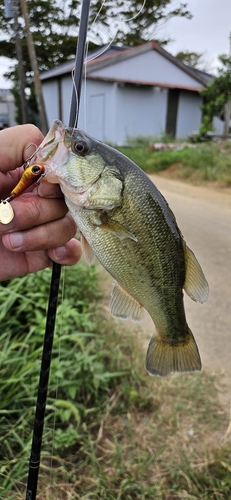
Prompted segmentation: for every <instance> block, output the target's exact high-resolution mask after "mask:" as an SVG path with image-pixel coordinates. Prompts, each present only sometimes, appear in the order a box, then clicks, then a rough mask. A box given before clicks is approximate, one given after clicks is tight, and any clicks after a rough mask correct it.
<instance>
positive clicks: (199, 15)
mask: <svg viewBox="0 0 231 500" xmlns="http://www.w3.org/2000/svg"><path fill="white" fill-rule="evenodd" d="M185 3H187V5H188V9H189V11H190V12H191V13H192V14H193V18H192V19H190V20H187V19H184V18H175V19H172V20H171V21H169V22H168V23H167V25H166V26H165V27H164V28H163V29H162V31H161V33H163V34H164V35H165V36H166V35H168V36H169V37H170V38H173V39H174V40H175V41H174V42H172V43H169V44H168V45H167V46H166V49H167V50H168V51H169V52H171V53H172V54H173V55H175V54H176V53H177V52H179V51H186V50H188V51H190V52H191V51H192V52H199V53H201V52H203V53H204V54H205V57H204V60H205V62H207V64H208V66H209V67H210V70H212V69H213V68H215V67H216V66H217V56H218V55H220V54H227V55H228V53H229V35H230V32H231V0H188V1H187V0H185Z"/></svg>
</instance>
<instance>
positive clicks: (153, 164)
mask: <svg viewBox="0 0 231 500" xmlns="http://www.w3.org/2000/svg"><path fill="white" fill-rule="evenodd" d="M230 147H231V146H230V143H228V142H224V143H204V144H198V145H197V146H196V147H194V148H189V147H187V146H185V147H184V148H182V149H178V150H177V149H176V150H166V151H159V152H157V151H155V152H153V151H150V149H149V148H148V147H147V146H145V145H143V146H142V147H141V146H139V147H138V146H135V147H128V148H118V149H119V151H121V152H122V153H124V154H125V155H126V156H128V157H129V158H130V159H131V160H133V161H134V162H135V163H136V164H137V165H139V166H140V168H142V169H143V170H144V171H145V172H160V171H162V170H166V169H169V168H170V167H172V166H173V165H174V166H175V167H176V168H175V172H174V174H175V176H177V178H182V179H188V180H191V181H192V182H194V183H200V182H203V181H209V182H218V183H220V185H222V186H230V185H231V157H230ZM171 175H172V172H171Z"/></svg>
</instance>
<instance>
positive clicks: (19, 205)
mask: <svg viewBox="0 0 231 500" xmlns="http://www.w3.org/2000/svg"><path fill="white" fill-rule="evenodd" d="M11 205H12V208H13V210H14V214H15V216H14V218H13V220H12V221H11V222H10V223H9V224H6V225H4V224H0V234H4V233H10V232H13V231H23V230H25V229H30V228H32V227H34V226H39V225H42V224H46V223H47V222H50V221H53V220H58V219H61V218H62V217H64V216H65V215H66V213H67V210H68V209H67V206H66V205H65V203H64V200H62V199H48V198H41V197H40V196H37V195H36V194H34V193H27V194H23V195H22V196H20V197H19V198H16V199H15V200H13V201H12V203H11ZM36 231H37V230H36Z"/></svg>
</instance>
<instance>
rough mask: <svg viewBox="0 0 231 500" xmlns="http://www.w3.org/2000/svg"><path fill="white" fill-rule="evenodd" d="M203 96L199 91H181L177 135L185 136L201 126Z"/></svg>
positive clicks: (179, 136) (178, 136)
mask: <svg viewBox="0 0 231 500" xmlns="http://www.w3.org/2000/svg"><path fill="white" fill-rule="evenodd" d="M201 104H202V98H201V97H200V95H199V94H198V93H197V92H189V91H184V90H181V91H180V96H179V102H178V113H177V128H176V137H177V138H185V137H187V135H188V134H189V133H191V132H197V131H198V130H199V127H200V123H201V117H202V112H201V109H200V105H201Z"/></svg>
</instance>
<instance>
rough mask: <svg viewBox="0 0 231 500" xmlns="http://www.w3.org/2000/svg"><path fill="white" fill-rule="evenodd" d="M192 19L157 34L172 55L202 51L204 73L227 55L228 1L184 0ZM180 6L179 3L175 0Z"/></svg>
mask: <svg viewBox="0 0 231 500" xmlns="http://www.w3.org/2000/svg"><path fill="white" fill-rule="evenodd" d="M184 1H185V3H187V4H188V9H189V10H190V12H191V13H192V14H193V19H191V20H187V19H184V18H175V19H172V20H171V21H169V22H168V23H167V24H165V25H164V26H163V27H162V28H161V30H159V32H158V33H159V35H160V36H161V37H170V38H172V39H174V40H175V41H174V42H171V43H169V44H168V45H167V46H166V50H168V51H169V52H170V53H171V54H173V55H175V54H176V53H177V52H179V51H186V50H188V51H190V52H191V51H193V52H199V53H201V52H203V53H204V54H205V56H204V62H205V65H206V69H207V71H212V70H214V69H215V68H216V66H217V56H218V55H219V54H225V53H226V54H228V52H229V34H230V32H231V0H188V1H187V0H184ZM173 3H175V5H179V3H180V0H179V1H178V0H174V2H173ZM8 64H9V59H6V58H2V57H0V88H8V87H10V84H9V82H7V81H5V80H4V79H3V77H2V75H3V73H4V72H5V71H7V69H8Z"/></svg>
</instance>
